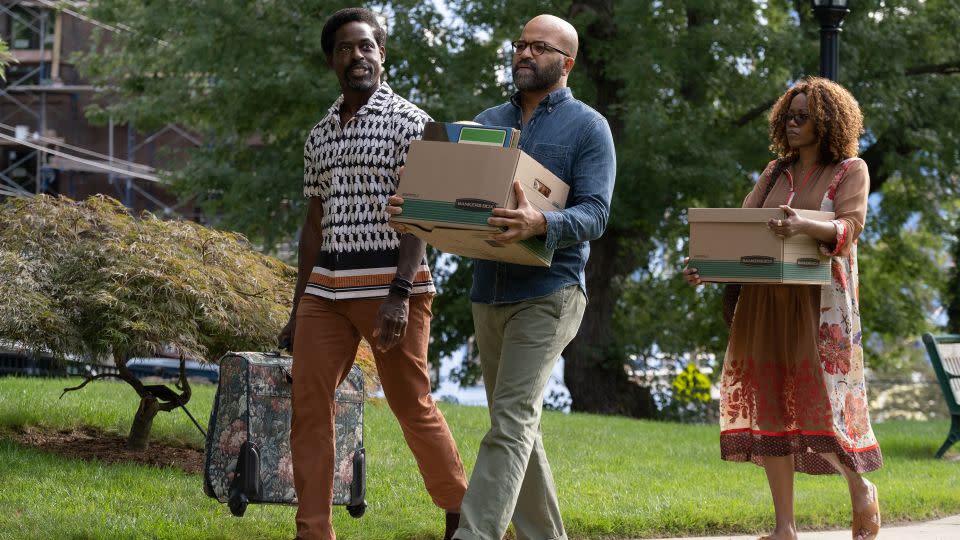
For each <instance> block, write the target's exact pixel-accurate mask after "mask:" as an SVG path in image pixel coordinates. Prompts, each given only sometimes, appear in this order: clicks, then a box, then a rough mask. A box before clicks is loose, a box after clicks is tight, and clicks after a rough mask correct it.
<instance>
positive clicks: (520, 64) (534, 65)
mask: <svg viewBox="0 0 960 540" xmlns="http://www.w3.org/2000/svg"><path fill="white" fill-rule="evenodd" d="M520 67H528V68H530V69H532V70H533V71H537V63H536V62H534V61H533V60H530V59H524V60H520V61H519V62H517V63H516V65H514V66H513V71H514V72H516V71H517V68H520Z"/></svg>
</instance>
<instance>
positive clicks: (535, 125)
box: [387, 15, 616, 540]
mask: <svg viewBox="0 0 960 540" xmlns="http://www.w3.org/2000/svg"><path fill="white" fill-rule="evenodd" d="M577 46H578V38H577V32H576V30H575V29H574V28H573V26H571V25H570V24H569V23H568V22H566V21H564V20H563V19H559V18H557V17H553V16H550V15H540V16H538V17H535V18H534V19H532V20H531V21H530V22H528V23H527V24H526V25H525V26H524V27H523V32H522V33H521V35H520V39H518V40H517V41H515V42H513V50H514V54H513V81H514V84H515V85H516V87H517V89H518V90H519V91H518V92H517V93H516V94H514V96H513V98H511V100H510V102H509V103H505V104H503V105H500V106H498V107H494V108H492V109H488V110H486V111H484V112H482V113H480V115H479V116H477V117H476V121H477V122H479V123H481V124H489V125H497V126H508V127H515V128H520V129H521V136H520V148H522V149H523V150H524V151H525V152H527V153H528V154H530V155H531V156H532V157H533V158H534V159H536V160H537V161H539V162H540V163H541V164H542V165H544V166H545V167H547V168H548V169H550V171H551V172H553V173H554V174H555V175H557V177H559V178H560V179H561V180H563V181H564V182H566V183H567V184H569V185H570V195H569V197H568V199H567V207H566V209H565V210H562V211H558V212H541V211H540V210H538V209H537V208H536V207H534V206H532V205H530V204H529V203H528V202H527V200H526V198H525V197H524V194H523V190H522V189H521V188H520V185H519V184H515V185H514V188H515V190H516V193H517V199H518V203H519V204H518V207H517V209H516V210H507V209H503V208H497V209H494V210H493V216H492V217H491V218H490V219H489V220H488V223H489V224H490V225H494V226H497V227H501V228H503V229H504V230H503V232H501V233H499V234H496V235H494V236H493V237H492V239H493V240H495V241H497V242H502V243H511V242H519V241H522V240H525V239H527V238H530V237H532V236H541V237H544V238H545V241H546V246H547V247H548V248H552V249H555V251H554V254H553V263H552V265H551V266H550V267H549V268H541V267H533V266H521V265H516V264H507V263H501V262H495V261H484V260H477V261H474V274H473V289H472V291H471V293H470V299H471V301H472V302H473V322H474V329H475V332H476V338H477V344H478V346H479V349H480V363H481V367H482V371H483V380H484V385H485V387H486V392H487V404H488V407H489V409H490V423H491V427H490V430H489V431H488V432H487V434H486V435H485V436H484V438H483V441H482V442H481V443H480V451H479V453H478V455H477V462H476V465H475V467H474V469H473V475H472V476H471V477H470V484H469V487H468V489H467V494H466V495H465V496H464V499H463V502H462V503H461V506H460V527H459V528H458V529H457V530H456V532H455V533H454V538H458V539H460V540H500V539H501V538H503V535H504V533H505V532H506V530H507V526H508V524H509V523H510V521H511V520H512V521H513V524H514V527H515V529H516V532H517V537H518V538H519V539H537V540H546V539H558V538H561V539H565V538H566V537H567V536H566V533H565V532H564V528H563V522H562V520H561V519H560V508H559V505H558V503H557V494H556V488H555V487H554V483H553V475H552V473H551V472H550V465H549V463H548V462H547V456H546V453H545V452H544V449H543V440H542V436H541V432H540V416H541V412H542V409H543V393H544V388H545V386H546V383H547V380H548V379H549V377H550V373H551V371H552V370H553V367H554V365H555V364H556V362H557V359H558V357H559V356H560V353H561V352H562V351H563V349H564V347H566V346H567V344H568V343H569V342H570V341H571V340H572V339H573V337H574V336H575V335H576V333H577V330H578V329H579V327H580V320H581V318H582V316H583V311H584V307H585V306H586V301H587V300H586V294H585V292H586V280H585V275H584V267H585V266H586V263H587V257H588V256H589V253H590V244H589V241H590V240H593V239H596V238H598V237H599V236H600V235H601V233H603V230H604V228H605V227H606V224H607V219H608V217H609V213H610V197H611V195H612V192H613V183H614V177H615V172H616V155H615V153H614V147H613V138H612V136H611V134H610V128H609V126H608V125H607V121H606V120H605V119H604V118H603V116H601V115H600V114H599V113H597V112H596V111H594V110H593V109H591V108H590V107H588V106H587V105H585V104H583V103H582V102H580V101H578V100H576V99H574V97H573V94H572V92H571V91H570V89H569V88H567V77H568V76H569V74H570V70H572V69H573V66H574V63H575V61H576V56H577ZM402 203H403V200H402V199H401V198H399V197H393V198H391V201H390V204H391V206H388V207H387V211H388V212H389V213H391V214H398V213H400V212H401V209H400V208H399V206H400V205H401V204H402Z"/></svg>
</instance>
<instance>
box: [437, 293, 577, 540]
mask: <svg viewBox="0 0 960 540" xmlns="http://www.w3.org/2000/svg"><path fill="white" fill-rule="evenodd" d="M585 306H586V298H585V297H584V295H583V292H582V291H581V290H580V288H579V287H577V286H575V285H574V286H570V287H567V288H564V289H561V290H559V291H557V292H555V293H553V294H551V295H549V296H546V297H543V298H537V299H533V300H528V301H524V302H519V303H516V304H499V305H496V304H494V305H488V304H473V324H474V327H475V329H476V334H477V344H478V346H479V348H480V363H481V367H482V368H483V382H484V385H485V386H486V391H487V403H488V407H489V409H490V424H491V425H490V431H488V432H487V434H486V435H485V436H484V438H483V440H482V441H481V442H480V451H479V453H478V455H477V463H476V466H475V467H474V469H473V474H472V476H471V477H470V488H469V489H468V490H467V494H466V496H465V497H464V499H463V503H462V504H461V506H460V528H459V529H457V532H456V534H455V535H454V538H458V539H460V540H500V539H501V538H503V535H504V533H505V532H506V531H507V525H508V524H509V522H510V521H511V520H512V521H513V525H514V528H515V529H516V532H517V538H518V539H519V540H528V539H529V540H548V539H566V537H567V535H566V533H565V532H564V530H563V522H562V521H561V519H560V507H559V504H558V503H557V492H556V488H555V487H554V484H553V474H552V473H551V472H550V464H549V463H548V462H547V455H546V453H545V452H544V450H543V438H542V433H541V431H540V416H541V413H542V410H543V392H544V388H545V387H546V384H547V381H548V380H549V378H550V372H551V371H552V370H553V367H554V365H555V364H556V362H557V359H558V358H559V356H560V353H561V352H562V351H563V349H564V347H566V346H567V344H568V343H569V342H570V341H571V340H572V339H573V338H574V336H576V334H577V330H578V329H579V327H580V319H581V318H582V317H583V310H584V308H585Z"/></svg>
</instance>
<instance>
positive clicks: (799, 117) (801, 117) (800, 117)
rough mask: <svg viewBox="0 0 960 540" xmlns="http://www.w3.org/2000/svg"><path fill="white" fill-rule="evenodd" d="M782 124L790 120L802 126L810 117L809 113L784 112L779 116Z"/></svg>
mask: <svg viewBox="0 0 960 540" xmlns="http://www.w3.org/2000/svg"><path fill="white" fill-rule="evenodd" d="M780 118H781V119H782V120H783V123H784V124H789V123H790V121H791V120H792V121H793V122H794V123H795V124H797V126H802V125H804V124H806V123H807V120H809V119H810V114H808V113H805V112H798V113H786V114H783V115H781V116H780Z"/></svg>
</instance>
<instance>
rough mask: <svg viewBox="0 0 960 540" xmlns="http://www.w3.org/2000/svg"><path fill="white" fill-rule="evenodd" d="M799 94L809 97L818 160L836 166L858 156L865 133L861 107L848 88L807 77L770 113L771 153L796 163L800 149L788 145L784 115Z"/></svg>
mask: <svg viewBox="0 0 960 540" xmlns="http://www.w3.org/2000/svg"><path fill="white" fill-rule="evenodd" d="M797 94H805V95H806V96H807V108H808V109H809V114H810V121H812V122H813V130H814V134H815V136H816V138H817V141H818V154H819V157H818V161H819V162H820V163H823V164H827V163H836V162H838V161H843V160H844V159H847V158H851V157H854V156H856V155H857V153H858V150H859V147H860V135H862V134H863V114H862V113H861V112H860V105H859V104H858V103H857V100H856V99H854V97H853V95H852V94H850V92H849V91H847V89H846V88H844V87H842V86H840V85H839V84H837V83H835V82H833V81H831V80H829V79H824V78H822V77H806V78H804V79H802V80H801V81H800V82H798V83H796V84H794V85H793V86H792V87H791V88H790V89H789V90H787V92H786V93H785V94H783V95H782V96H780V99H778V100H777V102H776V104H774V106H773V109H771V110H770V117H769V130H770V150H771V151H773V153H775V154H776V155H777V157H779V158H780V159H781V160H787V161H793V160H794V159H796V158H797V157H798V156H797V150H796V149H795V148H790V145H789V144H787V123H786V122H785V121H784V116H785V115H786V114H787V111H789V110H790V102H792V101H793V98H794V97H796V96H797Z"/></svg>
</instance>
